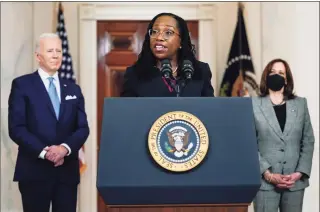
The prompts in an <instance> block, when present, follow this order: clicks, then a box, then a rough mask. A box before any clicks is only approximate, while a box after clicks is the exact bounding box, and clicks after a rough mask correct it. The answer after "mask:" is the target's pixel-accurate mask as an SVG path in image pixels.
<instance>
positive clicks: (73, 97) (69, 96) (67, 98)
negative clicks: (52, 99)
mask: <svg viewBox="0 0 320 212" xmlns="http://www.w3.org/2000/svg"><path fill="white" fill-rule="evenodd" d="M76 98H77V97H76V95H73V96H71V95H67V96H66V100H70V99H76Z"/></svg>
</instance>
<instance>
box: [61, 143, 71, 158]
mask: <svg viewBox="0 0 320 212" xmlns="http://www.w3.org/2000/svg"><path fill="white" fill-rule="evenodd" d="M61 146H64V147H65V148H67V150H68V154H67V156H69V155H70V154H71V149H70V147H69V146H68V144H65V143H63V144H61Z"/></svg>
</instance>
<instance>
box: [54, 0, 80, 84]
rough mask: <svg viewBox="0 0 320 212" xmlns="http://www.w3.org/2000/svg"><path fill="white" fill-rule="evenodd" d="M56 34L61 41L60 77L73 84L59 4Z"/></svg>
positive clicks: (65, 31) (65, 32)
mask: <svg viewBox="0 0 320 212" xmlns="http://www.w3.org/2000/svg"><path fill="white" fill-rule="evenodd" d="M57 34H58V35H59V37H60V39H61V41H62V64H61V67H60V69H59V74H60V77H61V78H66V79H68V80H71V81H72V82H75V80H76V77H75V75H74V72H73V68H72V59H71V56H70V53H69V45H68V36H67V30H66V28H65V24H64V15H63V8H62V4H61V3H59V12H58V25H57Z"/></svg>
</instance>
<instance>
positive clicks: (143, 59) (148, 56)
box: [133, 13, 201, 79]
mask: <svg viewBox="0 0 320 212" xmlns="http://www.w3.org/2000/svg"><path fill="white" fill-rule="evenodd" d="M161 16H170V17H172V18H174V19H175V20H176V21H177V25H178V26H177V27H178V30H179V34H180V38H181V49H179V50H178V51H179V52H178V58H177V59H178V61H177V63H178V67H181V65H182V62H183V60H190V61H191V62H192V63H193V66H194V69H195V72H194V75H193V78H194V79H199V78H200V76H199V75H201V72H200V71H197V70H199V69H198V62H197V60H196V56H195V55H196V50H195V45H193V44H192V43H191V39H190V35H189V29H188V26H187V23H186V21H185V20H184V19H182V18H181V17H179V16H177V15H175V14H172V13H160V14H158V15H156V16H155V17H154V18H153V19H152V20H151V22H150V23H149V25H148V29H147V33H146V35H145V38H144V42H143V45H142V50H141V52H140V54H139V57H138V60H137V62H136V63H135V64H134V65H133V67H134V68H135V70H136V71H137V74H138V76H139V78H148V77H150V76H152V75H153V74H154V73H155V72H156V71H157V69H156V68H155V66H156V58H155V57H154V55H153V53H152V51H151V49H150V36H149V34H148V31H149V29H152V27H153V24H154V22H155V21H156V20H157V18H159V17H161ZM153 70H154V71H153ZM177 72H178V75H180V73H181V70H180V68H178V71H177Z"/></svg>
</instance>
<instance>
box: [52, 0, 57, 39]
mask: <svg viewBox="0 0 320 212" xmlns="http://www.w3.org/2000/svg"><path fill="white" fill-rule="evenodd" d="M57 3H58V2H56V1H55V2H53V13H52V16H53V17H52V32H53V33H56V30H57V23H58V19H57V17H58V15H57V14H58V10H57V8H58V7H57Z"/></svg>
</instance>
